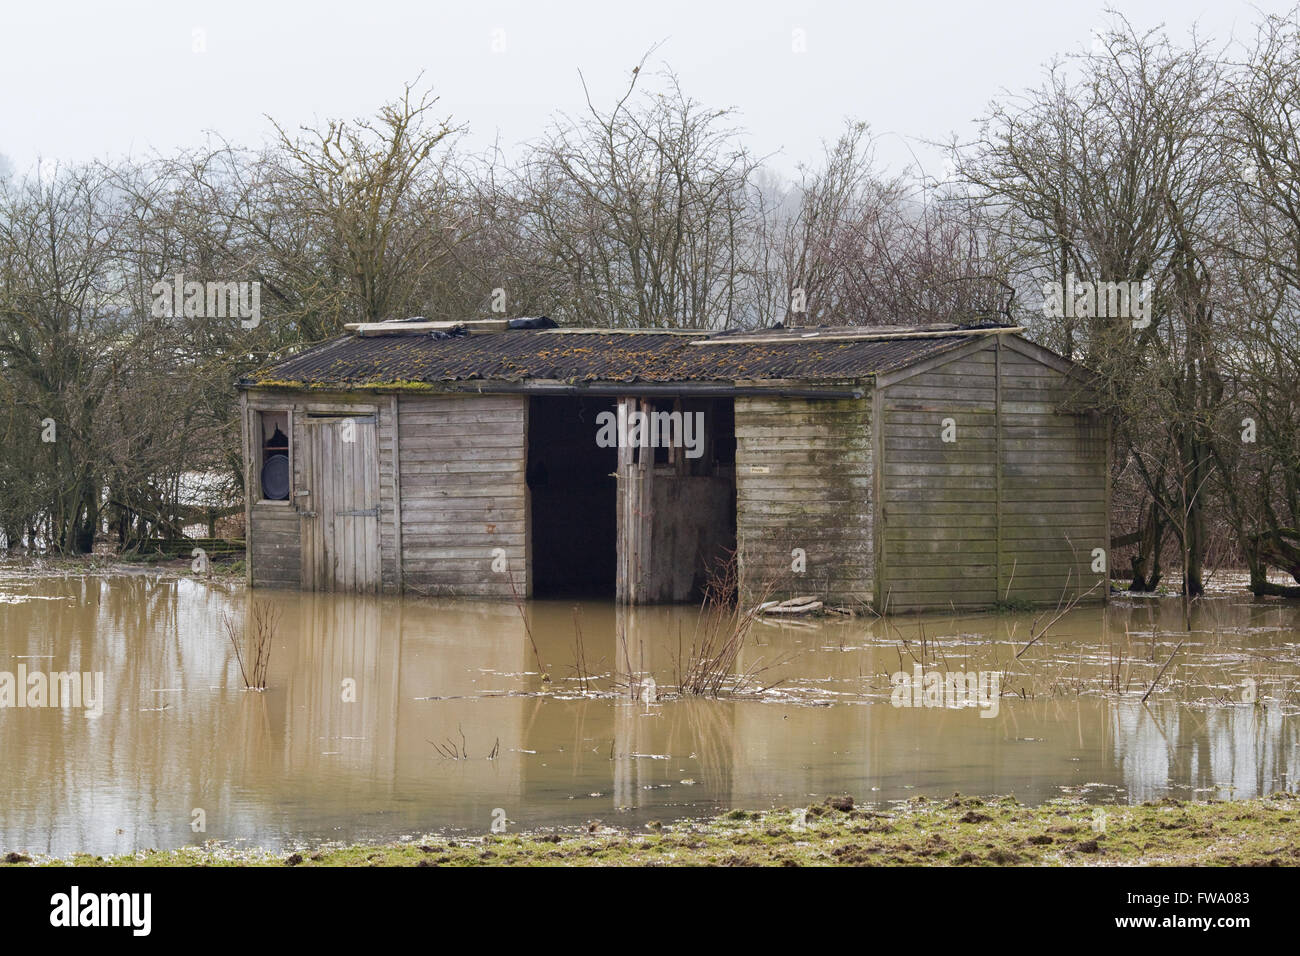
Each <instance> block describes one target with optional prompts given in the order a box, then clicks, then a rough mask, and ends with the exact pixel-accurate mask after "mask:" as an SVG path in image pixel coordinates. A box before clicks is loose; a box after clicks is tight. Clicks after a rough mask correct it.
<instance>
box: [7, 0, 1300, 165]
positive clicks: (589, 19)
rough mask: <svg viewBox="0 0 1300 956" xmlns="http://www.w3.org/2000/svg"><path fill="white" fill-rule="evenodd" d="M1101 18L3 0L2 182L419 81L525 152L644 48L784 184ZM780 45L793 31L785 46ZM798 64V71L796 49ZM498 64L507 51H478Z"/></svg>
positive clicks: (337, 106)
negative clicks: (847, 136)
mask: <svg viewBox="0 0 1300 956" xmlns="http://www.w3.org/2000/svg"><path fill="white" fill-rule="evenodd" d="M1112 5H1114V6H1116V7H1118V9H1120V10H1122V11H1123V12H1124V14H1125V15H1126V16H1128V17H1129V19H1130V20H1132V21H1133V22H1134V23H1135V25H1137V26H1139V27H1144V28H1145V27H1152V26H1157V25H1159V24H1162V23H1163V24H1165V25H1166V27H1167V29H1168V31H1169V33H1170V34H1171V35H1172V36H1174V37H1177V38H1180V39H1181V38H1183V37H1185V36H1186V35H1187V31H1188V30H1189V29H1190V28H1191V27H1192V26H1193V24H1198V25H1199V30H1200V32H1201V34H1202V35H1204V36H1207V37H1212V38H1214V39H1215V40H1216V41H1219V42H1225V43H1226V42H1228V41H1229V40H1231V39H1232V38H1233V37H1234V36H1235V37H1237V38H1239V39H1246V38H1248V37H1250V36H1251V35H1252V34H1253V24H1254V22H1255V21H1256V20H1257V19H1258V11H1259V10H1264V11H1268V12H1275V13H1283V12H1286V11H1287V10H1289V9H1290V8H1291V7H1292V5H1293V0H1285V2H1280V3H1270V2H1269V0H1257V2H1255V3H1244V2H1237V0H1217V2H1209V0H1190V2H1188V0H1123V2H1118V0H1117V2H1114V3H1113V4H1112ZM1106 6H1107V4H1105V3H1093V2H1073V3H1053V2H1051V0H1025V2H1018V0H1015V2H1013V0H1007V2H990V3H979V2H946V0H945V2H931V0H891V2H887V3H874V2H871V3H868V2H859V3H851V2H814V0H802V2H801V0H783V2H768V0H747V2H725V3H724V2H707V0H692V2H666V0H651V2H641V3H636V4H615V3H613V2H609V0H606V2H591V3H586V2H565V3H546V2H520V3H486V2H468V0H467V2H460V3H446V2H425V3H416V2H406V3H399V2H387V0H360V2H357V0H353V2H347V3H340V2H329V0H325V2H322V0H311V2H277V0H259V2H243V0H233V2H232V0H220V2H212V3H207V2H184V0H181V2H169V3H162V2H158V3H147V2H140V3H111V2H96V3H91V2H85V3H71V2H64V3H59V2H45V3H41V2H34V0H33V2H26V3H22V4H15V3H13V0H4V4H3V7H0V9H3V13H2V14H0V17H2V18H3V19H2V20H0V36H2V37H3V40H4V42H3V44H2V45H0V154H4V155H6V156H8V157H9V160H10V162H11V163H12V164H13V165H14V166H15V167H16V168H17V169H18V170H20V171H21V170H27V169H30V168H31V167H32V166H33V164H34V163H35V162H36V160H37V159H38V157H40V158H43V159H45V160H58V161H60V162H68V161H83V160H87V159H92V158H104V157H117V156H121V155H123V154H134V155H141V156H142V155H145V154H147V153H149V152H150V151H151V150H155V149H156V150H160V151H164V152H166V151H170V150H171V149H173V148H175V147H177V146H192V145H196V144H198V143H201V142H202V141H203V139H204V131H206V130H215V131H217V132H218V133H220V134H221V135H223V136H225V137H227V138H229V139H231V140H233V141H235V142H237V143H240V144H245V145H255V144H259V143H261V142H263V141H264V140H265V139H266V138H267V137H268V133H269V128H270V124H269V122H268V120H267V118H266V117H267V115H268V114H269V115H270V116H274V117H275V118H276V119H278V120H280V121H281V122H283V123H286V124H288V125H296V124H298V123H311V122H312V121H313V120H314V119H315V118H319V117H327V116H343V117H354V116H358V115H362V114H369V113H372V112H373V111H374V110H375V108H376V107H377V106H378V105H379V104H381V103H382V102H384V101H385V100H388V99H392V98H393V97H394V96H396V95H397V94H398V93H399V92H400V90H401V87H402V84H403V82H404V81H406V80H411V79H414V78H415V77H416V76H417V75H419V74H420V73H421V72H423V73H424V77H425V81H426V82H428V83H430V84H431V85H432V86H433V87H434V89H435V91H436V92H437V93H438V94H439V95H440V96H441V102H440V105H439V106H440V109H441V110H442V111H444V112H446V113H447V114H449V115H451V116H452V117H453V119H454V121H455V122H457V123H460V124H465V125H466V126H467V127H468V130H469V135H468V140H467V145H468V146H470V147H471V148H478V147H481V146H484V145H486V144H488V143H490V142H491V141H492V140H493V139H495V138H499V139H500V141H501V143H502V144H503V145H505V146H506V147H508V148H510V147H514V146H517V144H519V143H521V142H524V141H527V140H529V139H532V138H534V137H536V136H537V135H538V134H539V133H540V132H541V131H542V129H543V128H544V127H545V125H546V123H547V121H548V119H549V118H550V117H551V116H552V115H553V114H554V113H555V112H557V111H576V110H579V109H581V108H582V105H583V101H582V88H581V85H580V81H579V77H578V70H579V69H581V70H582V71H583V74H584V75H585V76H586V78H587V82H588V84H589V86H590V87H591V89H592V90H593V92H594V93H595V94H596V96H597V98H598V100H599V102H601V103H602V104H605V105H607V104H608V103H609V102H610V101H611V100H612V99H613V98H614V97H615V95H616V93H617V92H618V91H620V90H621V89H622V87H623V84H624V83H625V82H626V79H627V75H628V72H629V70H630V69H631V67H632V66H633V65H635V63H636V62H637V61H638V60H639V59H640V58H641V56H642V55H643V54H644V53H645V52H646V50H647V49H649V48H650V47H651V46H652V45H654V44H655V43H659V42H662V46H661V47H660V49H659V51H658V52H657V54H656V55H655V57H654V60H653V61H652V62H654V63H655V64H656V65H658V64H661V63H667V64H669V65H670V66H671V67H672V68H673V69H674V70H675V71H676V72H677V73H678V74H679V75H680V76H681V79H682V81H683V85H684V87H685V89H686V91H687V92H688V93H689V94H690V95H691V96H693V97H694V98H696V99H698V100H700V101H702V102H704V103H706V104H708V105H710V106H715V107H724V106H726V107H735V108H737V109H738V110H739V113H740V122H741V124H742V125H743V126H744V128H745V129H746V130H747V136H746V142H747V144H748V145H749V146H750V147H751V148H752V149H753V150H754V151H755V152H757V153H759V154H763V155H766V154H772V153H775V154H776V156H775V157H774V158H773V160H772V162H771V164H772V165H773V166H774V167H775V168H776V169H778V170H781V171H787V172H788V171H791V170H793V168H794V166H795V164H796V163H798V162H806V161H812V160H815V159H816V158H817V157H818V156H819V154H820V151H821V141H822V140H823V139H826V138H833V137H834V136H835V134H836V133H837V131H838V130H839V129H840V127H841V125H842V121H843V119H844V118H845V117H853V118H856V119H861V120H865V121H867V122H868V123H869V124H870V125H871V127H872V129H873V130H874V131H875V132H876V134H877V135H879V136H881V137H882V140H881V143H880V155H881V158H882V159H883V161H884V162H886V163H887V164H889V165H891V166H893V167H895V168H901V166H902V165H903V164H904V163H907V162H908V161H909V160H910V159H911V152H910V150H915V151H916V154H917V156H918V158H919V159H920V161H921V163H922V165H923V166H927V167H930V168H928V169H927V171H928V172H930V173H931V174H938V173H939V172H940V170H939V169H937V168H933V167H935V166H937V165H938V163H939V160H938V159H937V154H936V152H934V151H933V150H927V149H925V148H924V147H923V146H921V145H919V143H918V141H919V140H923V139H935V138H937V139H946V138H947V137H948V136H949V135H951V134H953V133H956V134H957V135H958V136H968V135H970V134H971V132H972V131H973V129H974V125H973V123H972V120H973V119H974V118H975V117H977V116H978V115H980V113H981V112H982V111H983V109H984V107H985V105H986V104H987V102H988V100H989V99H990V98H991V97H993V96H995V95H997V94H998V92H999V90H1001V89H1004V88H1005V89H1010V90H1020V89H1023V88H1025V87H1026V86H1030V85H1033V84H1035V83H1037V82H1039V80H1040V79H1041V77H1042V71H1043V67H1044V65H1045V64H1046V63H1047V62H1048V61H1050V60H1051V58H1052V57H1053V56H1054V55H1059V54H1065V53H1069V52H1071V51H1078V50H1080V49H1083V48H1086V47H1087V46H1088V45H1089V43H1090V41H1091V36H1092V31H1093V30H1094V29H1095V28H1097V27H1099V26H1102V25H1104V24H1105V23H1106V22H1107V20H1106V13H1105V7H1106ZM796 31H802V32H801V34H796ZM800 36H801V37H802V38H803V43H804V46H805V47H806V50H805V52H796V51H795V49H794V47H795V46H796V45H797V42H798V39H799V37H800ZM494 47H495V48H501V47H504V49H494Z"/></svg>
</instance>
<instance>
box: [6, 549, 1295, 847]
mask: <svg viewBox="0 0 1300 956" xmlns="http://www.w3.org/2000/svg"><path fill="white" fill-rule="evenodd" d="M251 598H252V599H254V600H257V601H267V602H270V603H271V604H273V605H274V606H275V607H276V608H277V609H279V610H280V611H281V617H280V622H279V628H278V630H277V632H276V636H275V640H274V649H273V653H272V658H271V666H270V676H269V680H268V687H269V689H268V690H267V691H266V692H265V693H257V692H250V691H245V690H243V689H242V688H243V684H242V681H241V679H240V676H239V670H238V667H237V666H236V663H235V658H234V654H233V652H232V650H231V647H230V643H229V640H228V638H227V636H226V632H225V629H224V627H223V623H222V622H223V618H224V617H225V616H226V615H229V616H230V618H231V619H232V621H233V622H234V623H235V626H236V628H237V629H238V628H240V627H243V626H244V624H245V622H246V618H247V616H248V615H247V611H248V602H249V600H250V594H249V593H248V592H246V591H244V590H243V589H242V588H239V587H232V586H229V585H223V584H220V583H217V584H210V583H203V582H197V581H193V580H189V579H181V580H176V579H165V578H160V577H156V576H153V575H116V576H107V577H94V576H85V577H68V578H25V577H22V576H21V575H13V574H11V575H8V576H6V577H3V578H0V671H9V672H15V671H16V669H17V667H18V665H19V664H27V665H28V666H29V667H30V668H31V669H36V668H40V669H44V670H50V671H55V670H77V671H91V672H95V671H102V672H103V674H104V685H105V694H106V700H105V702H104V708H103V714H102V716H100V717H99V718H98V719H89V718H87V716H86V715H85V714H84V713H83V712H80V711H76V710H73V709H59V708H43V709H38V708H6V709H3V710H0V766H3V776H2V777H0V849H2V850H7V849H26V850H30V851H34V852H40V853H53V854H59V855H64V854H68V853H70V852H72V851H74V850H87V851H91V852H95V853H110V852H124V851H127V850H131V849H137V848H145V847H160V848H161V847H171V846H177V845H181V844H185V843H197V842H201V841H203V840H206V839H219V840H229V841H240V842H243V843H247V844H252V845H261V846H266V847H269V848H279V847H284V846H288V845H294V844H297V843H303V842H313V841H319V840H347V841H352V840H363V839H392V838H397V837H401V836H406V835H418V834H422V833H427V832H433V831H466V832H471V833H483V832H485V831H487V830H488V829H489V827H490V825H491V821H492V816H493V811H494V810H495V809H496V808H498V807H499V808H501V809H503V810H504V811H505V813H506V815H507V817H508V819H509V820H510V821H511V823H510V828H511V829H519V828H522V827H549V826H573V825H580V824H583V823H586V822H588V821H591V820H596V819H599V820H602V821H603V822H604V823H606V824H609V825H616V826H630V827H638V826H641V825H643V824H644V823H646V822H648V821H650V820H655V819H659V820H669V819H673V818H675V817H682V816H689V815H694V814H701V813H710V812H713V811H714V810H716V809H718V808H722V807H732V806H740V807H764V806H780V805H785V806H800V805H805V804H806V803H807V802H809V801H810V800H812V799H815V798H820V797H822V796H824V795H826V794H828V793H838V792H849V793H853V794H854V795H855V796H857V797H858V799H859V800H860V801H864V802H869V801H887V800H896V799H903V798H907V797H911V796H916V795H919V794H926V795H943V796H946V795H949V794H951V793H953V792H954V791H959V792H961V793H966V794H1002V793H1014V794H1015V795H1016V796H1017V797H1019V798H1020V799H1021V800H1024V801H1027V802H1037V801H1041V800H1043V799H1047V798H1050V797H1054V796H1059V795H1061V794H1063V793H1070V794H1078V795H1082V796H1084V797H1086V798H1088V799H1092V800H1099V801H1112V800H1114V801H1119V802H1129V801H1139V800H1148V799H1153V798H1159V797H1161V796H1165V795H1174V796H1179V797H1191V796H1202V797H1203V796H1216V797H1250V796H1255V795H1258V794H1261V793H1267V792H1271V791H1274V790H1278V789H1285V788H1287V787H1288V783H1289V781H1293V780H1295V779H1297V778H1296V774H1297V772H1300V767H1297V766H1296V761H1297V759H1300V758H1298V756H1297V755H1298V753H1300V750H1298V744H1300V738H1298V736H1297V718H1296V716H1295V707H1294V704H1295V682H1296V679H1297V677H1300V650H1298V649H1300V640H1298V639H1297V630H1296V626H1297V619H1296V618H1297V610H1296V609H1295V608H1294V607H1291V606H1286V605H1283V604H1281V603H1279V602H1256V601H1253V600H1250V599H1248V598H1244V597H1242V596H1239V595H1236V596H1234V595H1228V596H1222V597H1217V598H1214V599H1210V600H1206V601H1204V602H1202V603H1201V605H1200V609H1199V611H1198V612H1197V614H1198V617H1197V619H1196V621H1195V622H1194V630H1193V632H1192V633H1191V634H1190V635H1187V634H1184V633H1179V628H1181V619H1180V617H1181V611H1180V609H1179V608H1178V607H1177V602H1176V601H1170V602H1158V601H1141V602H1137V601H1131V602H1122V603H1117V604H1114V605H1112V606H1111V607H1110V608H1109V609H1108V610H1106V611H1104V612H1103V611H1102V610H1100V609H1088V610H1079V611H1077V612H1075V613H1074V614H1072V615H1071V616H1070V617H1068V618H1067V619H1066V620H1064V621H1062V622H1061V623H1060V624H1058V625H1057V626H1056V627H1055V628H1053V629H1052V631H1051V632H1050V633H1049V635H1048V636H1047V637H1046V638H1045V639H1044V640H1043V641H1041V642H1040V643H1039V644H1037V645H1035V646H1034V647H1032V648H1030V650H1029V651H1027V652H1026V653H1025V655H1024V656H1023V658H1022V659H1021V660H1020V661H1016V660H1015V658H1014V654H1015V651H1016V650H1018V649H1020V648H1021V647H1023V645H1024V643H1025V641H1026V640H1027V639H1028V635H1029V632H1030V626H1031V618H1030V617H1029V616H1024V615H1010V616H1000V617H997V616H981V615H964V616H944V615H934V616H927V617H922V618H909V619H900V620H896V621H892V622H890V623H888V624H886V623H883V622H881V621H878V620H871V619H858V620H845V621H828V622H825V623H820V624H812V625H810V624H809V623H808V622H800V623H798V624H785V625H774V624H761V625H758V626H757V627H756V628H755V630H754V632H753V634H752V635H751V638H750V643H749V644H748V645H747V646H746V648H745V651H744V653H743V654H742V658H741V661H740V666H741V667H750V666H754V665H757V664H759V663H760V662H763V663H774V662H775V663H777V666H775V667H774V668H773V669H772V671H771V672H770V673H765V674H764V682H768V681H779V684H778V685H777V687H775V688H774V689H773V690H771V691H769V692H768V693H767V694H766V695H764V697H763V699H737V700H720V701H718V700H703V699H672V698H671V695H670V696H669V698H668V699H665V700H662V701H660V702H659V703H646V702H642V701H632V700H629V699H628V698H627V696H626V690H624V692H623V695H621V696H618V695H616V694H615V693H614V680H613V678H612V677H611V674H612V673H613V672H616V671H617V672H618V675H619V677H620V678H621V679H623V680H626V676H627V675H626V673H625V671H626V666H625V663H624V662H625V661H626V662H627V663H628V664H630V666H631V668H632V669H633V670H634V671H636V672H638V674H640V675H646V674H650V675H653V676H654V678H655V680H656V681H657V682H658V686H659V688H660V690H661V691H671V689H672V687H673V686H674V685H675V683H676V674H677V673H678V671H679V669H680V661H679V658H680V656H681V655H682V654H684V653H685V651H684V648H686V647H688V646H689V644H690V637H691V634H692V631H693V628H694V626H695V621H696V612H695V610H694V609H693V608H654V607H650V608H641V609H636V610H631V611H630V610H625V609H616V608H615V607H614V606H612V605H606V604H588V605H585V606H584V608H583V617H582V631H583V637H584V642H585V658H586V661H587V666H588V669H589V670H590V671H592V672H594V673H595V674H596V679H595V686H596V687H597V688H598V689H600V690H601V691H603V692H604V693H603V694H601V695H598V696H597V695H583V694H582V693H580V687H579V682H578V680H577V667H576V659H577V652H576V648H575V639H574V626H573V610H572V605H571V604H569V603H566V602H534V603H532V604H530V605H528V607H527V614H528V615H529V621H530V627H531V630H532V633H533V636H534V638H535V639H536V641H537V643H538V646H539V649H540V654H541V658H542V667H543V668H544V669H545V671H546V673H547V674H549V675H550V680H544V679H543V675H542V670H540V669H539V666H538V662H537V660H536V657H535V655H534V652H533V649H532V645H531V643H530V641H529V638H528V636H527V634H526V633H525V629H524V626H523V622H522V620H521V618H520V614H519V611H518V610H517V609H516V608H514V607H513V606H510V605H504V604H478V603H470V602H461V601H439V600H429V599H405V600H402V599H396V598H384V597H363V596H338V595H325V594H298V593H275V592H260V591H259V592H256V593H255V594H253V595H251ZM620 630H621V631H622V632H623V633H625V634H626V635H627V642H626V647H623V646H622V645H621V644H620V642H619V641H618V639H617V638H616V636H615V635H616V634H618V633H619V632H620ZM1179 640H1186V642H1187V643H1186V645H1185V648H1184V651H1183V652H1181V653H1180V655H1179V657H1178V658H1177V659H1176V660H1175V663H1174V664H1173V665H1172V666H1171V667H1170V668H1169V670H1168V672H1167V674H1166V676H1165V678H1164V679H1163V680H1162V681H1161V684H1160V687H1159V688H1158V689H1157V691H1156V692H1155V693H1153V694H1152V696H1151V698H1150V700H1148V701H1147V703H1146V704H1142V703H1141V702H1140V700H1139V698H1140V697H1141V696H1142V693H1143V692H1144V691H1145V689H1146V687H1147V686H1149V684H1150V682H1151V680H1152V679H1153V678H1154V676H1155V673H1156V672H1157V671H1158V669H1159V667H1160V666H1161V665H1162V664H1163V663H1164V662H1165V660H1167V659H1168V657H1169V656H1170V654H1171V653H1172V652H1173V649H1174V648H1175V647H1176V645H1177V643H1178V641H1179ZM918 659H921V660H924V661H925V662H926V666H927V667H930V668H937V669H940V670H944V669H948V670H963V671H978V670H987V669H995V668H996V669H999V670H1001V671H1002V672H1003V673H1004V675H1005V679H1004V682H1003V688H1004V691H1005V692H1006V694H1007V696H1004V697H1003V698H1002V701H1001V703H1000V707H999V710H998V714H997V716H996V717H994V718H992V719H986V718H980V717H979V712H978V711H977V710H974V709H963V710H951V709H943V708H933V709H927V708H906V709H904V708H894V707H891V706H890V704H889V696H890V675H891V674H892V673H894V672H896V671H899V670H907V671H910V670H911V668H912V666H913V663H914V661H915V660H918ZM1248 686H1249V687H1251V688H1252V692H1254V693H1257V696H1258V697H1259V700H1258V701H1256V702H1254V703H1252V702H1251V701H1250V699H1249V697H1250V695H1249V694H1247V693H1245V692H1244V690H1243V688H1246V687H1248ZM1116 689H1118V690H1120V691H1123V693H1115V692H1114V691H1115V690H1116ZM196 809H202V810H203V812H204V817H205V822H206V829H205V830H204V831H202V832H195V831H194V830H193V829H192V827H191V824H192V822H193V821H194V819H195V817H194V811H195V810H196Z"/></svg>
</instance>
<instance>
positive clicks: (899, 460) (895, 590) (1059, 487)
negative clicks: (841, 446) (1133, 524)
mask: <svg viewBox="0 0 1300 956" xmlns="http://www.w3.org/2000/svg"><path fill="white" fill-rule="evenodd" d="M1032 351H1033V350H1032V347H1026V348H1025V349H1024V350H1023V351H1022V350H1020V349H1018V348H1015V347H1012V346H1011V345H1010V344H1009V343H1005V342H1004V343H999V342H997V341H994V340H990V341H989V342H988V344H987V345H984V346H983V347H982V348H980V349H978V350H976V351H972V352H969V353H967V354H963V355H961V356H959V357H956V358H953V359H951V360H949V361H947V362H943V363H940V364H935V365H934V366H933V367H929V368H925V369H924V370H922V371H920V372H918V373H916V374H914V375H910V376H907V377H905V378H902V379H901V380H899V381H896V382H894V383H892V384H888V385H886V386H885V387H883V388H882V389H881V391H880V394H879V398H878V402H879V407H880V409H881V412H880V414H881V418H882V421H881V431H880V435H879V443H880V462H879V467H880V480H881V496H880V506H881V515H880V521H879V529H878V535H879V540H878V548H879V555H880V562H881V569H880V575H879V582H880V583H879V588H878V592H877V600H878V602H880V604H881V605H883V606H885V607H886V608H887V609H888V610H889V611H914V610H925V609H942V608H947V607H949V606H955V607H985V606H989V605H992V604H994V603H996V602H998V601H1001V600H1011V601H1031V602H1035V603H1048V602H1052V603H1054V602H1056V601H1058V600H1059V599H1060V598H1061V597H1062V594H1063V593H1064V594H1067V595H1072V594H1078V593H1080V592H1082V591H1087V590H1088V589H1089V588H1091V587H1093V585H1095V584H1097V585H1098V586H1097V588H1096V590H1095V591H1093V592H1092V594H1091V595H1090V596H1091V597H1092V598H1094V599H1101V598H1103V597H1104V593H1105V592H1104V588H1105V585H1104V583H1101V584H1098V582H1100V581H1101V580H1102V577H1103V576H1102V575H1100V574H1097V573H1094V572H1092V571H1091V566H1092V562H1093V557H1092V549H1093V548H1097V547H1105V546H1106V540H1107V538H1106V529H1107V490H1106V485H1107V470H1108V459H1107V456H1108V447H1107V441H1106V433H1105V429H1104V427H1103V426H1102V425H1100V424H1094V423H1092V422H1091V421H1090V420H1089V419H1088V417H1087V416H1083V415H1076V414H1071V413H1068V412H1065V411H1062V410H1061V406H1062V405H1063V404H1066V403H1067V402H1068V401H1069V400H1071V399H1077V398H1078V397H1079V395H1078V386H1077V385H1072V384H1070V383H1068V381H1067V378H1066V375H1065V374H1064V373H1063V372H1062V371H1059V370H1057V369H1056V368H1055V367H1053V366H1052V365H1050V364H1047V363H1046V362H1045V361H1041V360H1040V359H1039V358H1037V357H1034V355H1033V354H1031V353H1032ZM949 419H950V420H951V424H952V425H953V426H954V427H955V433H954V432H949V435H950V436H952V437H954V438H955V440H953V441H944V434H945V421H946V420H949Z"/></svg>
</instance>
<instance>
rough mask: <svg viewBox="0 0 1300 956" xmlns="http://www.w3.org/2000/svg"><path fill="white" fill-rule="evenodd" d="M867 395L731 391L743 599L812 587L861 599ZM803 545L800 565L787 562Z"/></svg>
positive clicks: (847, 599) (865, 590)
mask: <svg viewBox="0 0 1300 956" xmlns="http://www.w3.org/2000/svg"><path fill="white" fill-rule="evenodd" d="M872 481H873V475H872V442H871V403H870V401H869V400H868V399H861V400H846V401H815V400H803V399H785V398H775V397H774V398H754V397H744V398H737V399H736V538H737V549H738V555H739V564H740V575H741V588H742V592H743V596H744V598H745V600H746V601H752V600H754V599H756V598H758V597H760V596H762V594H763V593H764V591H765V589H766V588H769V587H770V588H772V589H774V590H773V591H772V594H771V597H772V598H788V597H794V596H796V595H801V594H815V595H817V596H818V597H819V598H821V599H823V600H826V601H828V602H830V603H832V604H844V605H847V604H857V603H865V602H869V601H870V600H871V597H872V576H873V574H874V570H875V557H874V551H873V545H872V538H871V535H872V510H873V509H872V500H871V499H872ZM796 548H802V549H803V550H804V552H805V553H806V555H807V570H806V571H805V572H804V573H802V574H797V573H794V572H793V571H792V569H791V564H792V562H793V560H794V559H793V558H792V557H791V552H792V551H794V549H796Z"/></svg>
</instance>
